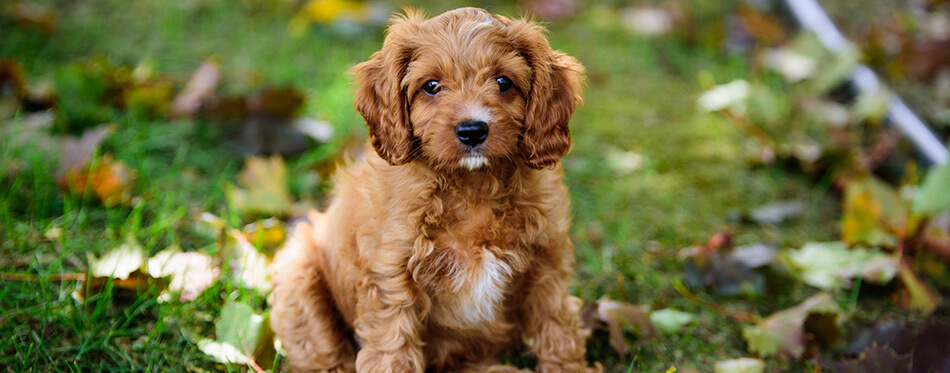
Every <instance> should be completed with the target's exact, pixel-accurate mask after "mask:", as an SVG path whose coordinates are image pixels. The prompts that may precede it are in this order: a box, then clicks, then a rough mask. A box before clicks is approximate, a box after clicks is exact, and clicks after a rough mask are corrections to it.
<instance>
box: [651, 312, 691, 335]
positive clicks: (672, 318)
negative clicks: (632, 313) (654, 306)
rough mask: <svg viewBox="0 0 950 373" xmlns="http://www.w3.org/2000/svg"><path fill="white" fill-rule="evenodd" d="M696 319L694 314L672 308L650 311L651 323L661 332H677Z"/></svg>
mask: <svg viewBox="0 0 950 373" xmlns="http://www.w3.org/2000/svg"><path fill="white" fill-rule="evenodd" d="M695 319H696V316H693V314H690V313H686V312H683V311H678V310H674V309H670V308H666V309H662V310H656V311H653V312H651V313H650V324H651V325H653V328H654V329H656V331H657V332H659V333H660V334H677V333H679V332H680V331H682V330H683V327H685V326H686V325H689V324H690V323H692V322H693V320H695Z"/></svg>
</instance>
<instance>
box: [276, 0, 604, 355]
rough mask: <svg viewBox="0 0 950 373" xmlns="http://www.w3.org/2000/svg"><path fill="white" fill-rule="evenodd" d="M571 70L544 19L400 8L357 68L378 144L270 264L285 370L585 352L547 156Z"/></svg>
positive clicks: (558, 151)
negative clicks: (523, 350)
mask: <svg viewBox="0 0 950 373" xmlns="http://www.w3.org/2000/svg"><path fill="white" fill-rule="evenodd" d="M583 71H584V69H583V67H582V66H581V65H580V64H578V63H577V61H576V60H574V59H573V58H571V57H569V56H567V55H565V54H562V53H560V52H557V51H554V50H551V47H550V46H549V45H548V42H547V40H546V39H545V37H544V29H543V28H541V27H540V26H538V25H535V24H533V23H530V22H527V21H524V20H512V19H508V18H505V17H500V16H493V15H491V14H489V13H487V12H485V11H483V10H480V9H474V8H463V9H457V10H453V11H450V12H447V13H444V14H442V15H440V16H438V17H435V18H432V19H428V20H427V19H425V18H424V17H423V16H422V15H420V14H416V13H413V12H409V14H407V15H406V16H404V17H398V18H396V19H395V20H394V21H393V23H392V25H391V26H390V27H389V32H388V35H387V36H386V40H385V42H384V43H383V47H382V49H381V50H380V51H379V52H376V53H374V54H373V56H372V57H371V59H370V60H369V61H367V62H364V63H361V64H359V65H358V66H356V67H355V68H354V72H355V75H356V78H357V81H358V83H359V88H358V90H357V92H356V98H355V104H356V108H357V110H359V112H360V114H362V115H363V117H364V118H365V119H366V123H367V124H368V125H369V130H370V139H371V142H372V145H373V148H374V149H375V150H376V152H375V153H372V152H370V153H371V154H369V155H367V157H366V159H365V160H363V161H362V162H361V163H360V164H358V165H356V166H354V167H352V168H350V169H349V170H348V171H345V172H342V173H341V174H340V175H339V176H338V178H337V179H336V188H335V190H334V193H333V195H334V199H333V202H332V203H331V205H330V207H329V208H328V210H327V211H326V213H323V214H316V213H315V214H313V215H312V216H311V219H310V222H309V223H304V224H300V225H299V226H298V227H297V228H296V231H295V232H294V235H293V236H292V238H291V239H290V240H289V242H288V243H287V244H286V246H285V247H284V249H283V250H282V251H281V252H280V254H278V256H277V258H276V259H275V261H274V264H273V267H272V269H273V273H274V275H273V288H274V290H273V294H272V296H271V298H270V302H271V304H272V307H273V310H272V318H273V321H272V325H273V328H274V330H275V331H276V332H277V335H278V337H279V338H280V340H281V341H282V343H283V347H284V349H285V350H286V351H287V357H288V359H289V361H290V365H291V366H292V367H293V368H294V369H296V370H317V371H353V370H356V371H360V372H423V371H425V370H427V369H428V371H436V372H443V371H450V372H455V371H491V372H504V371H516V370H515V369H514V368H512V367H508V366H504V365H497V364H499V356H500V355H501V354H502V353H504V352H505V351H509V350H510V349H512V348H515V347H517V346H520V345H523V344H524V345H527V346H528V347H529V348H530V350H531V351H532V352H533V353H534V354H535V355H536V356H537V359H538V366H537V370H538V371H541V372H579V371H588V370H593V369H590V368H587V364H586V363H585V361H584V338H585V334H584V333H583V331H582V330H581V328H580V325H579V317H578V311H579V308H580V300H579V299H577V298H574V297H571V296H570V295H568V293H567V284H568V282H569V281H570V279H571V275H572V272H573V263H574V249H573V245H572V244H571V241H570V239H569V237H568V226H569V221H568V216H567V214H568V205H569V197H568V194H567V190H566V188H565V186H564V184H563V182H562V181H561V178H562V174H563V173H562V171H561V169H560V167H559V166H558V161H559V160H560V159H561V157H562V156H563V155H564V153H566V152H567V150H568V148H569V147H570V145H571V139H570V134H569V132H568V125H567V124H568V120H569V119H570V118H571V115H572V114H573V113H574V107H575V105H576V104H578V102H579V101H580V93H581V81H582V79H583Z"/></svg>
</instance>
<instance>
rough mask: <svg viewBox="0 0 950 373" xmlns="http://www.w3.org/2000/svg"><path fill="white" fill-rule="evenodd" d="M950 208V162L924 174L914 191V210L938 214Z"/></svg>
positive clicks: (925, 213)
mask: <svg viewBox="0 0 950 373" xmlns="http://www.w3.org/2000/svg"><path fill="white" fill-rule="evenodd" d="M947 210H950V163H944V164H942V165H940V166H937V167H934V168H933V169H931V170H930V171H929V172H927V175H926V176H924V179H923V181H922V182H921V183H920V186H919V187H917V192H916V193H914V203H913V208H912V211H913V212H914V213H918V214H924V215H937V214H939V213H941V212H944V211H947Z"/></svg>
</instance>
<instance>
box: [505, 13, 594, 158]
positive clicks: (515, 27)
mask: <svg viewBox="0 0 950 373" xmlns="http://www.w3.org/2000/svg"><path fill="white" fill-rule="evenodd" d="M510 22H511V25H510V27H509V29H508V38H509V40H511V42H512V44H513V45H514V46H515V48H516V49H517V50H518V51H519V53H520V54H521V56H522V57H523V58H524V59H525V60H526V61H527V63H528V66H530V67H531V74H532V77H531V89H530V93H528V97H527V107H526V110H525V121H524V124H525V128H524V133H522V138H521V142H520V144H519V147H520V148H521V154H522V156H523V157H524V160H525V163H526V164H527V165H528V167H531V168H534V169H542V168H545V167H549V166H553V165H555V164H557V162H558V161H559V160H560V159H561V157H563V156H564V154H565V153H567V151H568V150H569V149H570V147H571V133H570V130H569V129H568V126H567V123H568V121H570V119H571V115H574V107H575V106H576V105H577V104H579V103H580V102H581V83H582V82H583V80H584V66H582V65H581V64H580V63H578V62H577V60H575V59H574V58H573V57H571V56H568V55H566V54H564V53H561V52H558V51H554V50H552V49H551V46H550V45H549V44H548V41H547V39H546V38H545V37H544V31H545V30H544V28H542V27H541V26H537V25H534V24H532V23H529V22H526V21H520V20H519V21H510Z"/></svg>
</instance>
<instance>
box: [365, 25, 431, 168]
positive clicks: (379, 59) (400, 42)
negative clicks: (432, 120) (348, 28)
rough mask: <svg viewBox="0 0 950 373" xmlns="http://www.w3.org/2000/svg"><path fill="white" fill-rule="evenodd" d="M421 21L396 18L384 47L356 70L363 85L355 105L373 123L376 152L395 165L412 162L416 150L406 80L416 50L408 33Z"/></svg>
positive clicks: (368, 123) (372, 130)
mask: <svg viewBox="0 0 950 373" xmlns="http://www.w3.org/2000/svg"><path fill="white" fill-rule="evenodd" d="M420 22H421V15H417V14H413V13H410V14H409V15H407V16H405V17H398V18H394V19H393V21H392V23H391V25H390V26H389V29H388V31H387V36H386V40H385V41H384V42H383V47H382V49H380V50H379V51H378V52H376V53H373V55H372V56H370V60H369V61H366V62H363V63H360V64H359V65H356V66H355V67H354V68H353V70H352V72H353V74H354V75H355V77H356V82H357V84H358V85H359V88H357V90H356V95H355V96H354V98H353V104H354V106H356V110H357V111H359V113H360V115H362V116H363V119H365V120H366V125H367V126H369V137H370V140H371V141H372V144H373V148H375V149H376V153H378V154H379V156H380V157H381V158H383V159H385V160H386V161H387V162H389V164H391V165H400V164H404V163H407V162H409V161H411V160H412V155H413V153H414V151H413V147H414V145H413V138H412V124H411V123H410V122H409V107H408V104H407V99H406V87H404V86H403V85H402V83H403V82H402V80H403V77H405V76H406V69H407V67H408V65H409V62H410V61H411V59H412V53H413V48H412V47H411V46H410V44H409V40H408V39H409V38H408V36H409V35H413V34H414V33H415V32H417V29H418V27H419V23H420Z"/></svg>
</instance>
